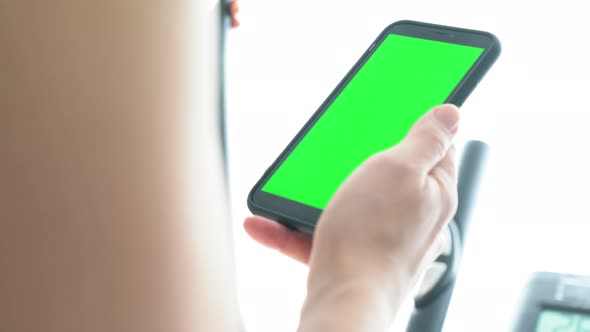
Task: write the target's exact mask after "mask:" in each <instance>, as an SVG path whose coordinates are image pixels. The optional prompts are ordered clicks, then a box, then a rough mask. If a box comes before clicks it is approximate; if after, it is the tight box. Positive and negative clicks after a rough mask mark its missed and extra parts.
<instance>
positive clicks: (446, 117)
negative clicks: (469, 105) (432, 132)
mask: <svg viewBox="0 0 590 332" xmlns="http://www.w3.org/2000/svg"><path fill="white" fill-rule="evenodd" d="M434 115H435V116H436V118H437V119H438V120H439V121H440V122H441V123H442V124H443V125H444V126H445V127H446V128H447V130H448V131H449V132H450V133H452V134H455V133H456V132H457V129H458V128H459V110H458V109H457V107H456V106H452V105H443V106H439V107H437V108H436V110H435V111H434Z"/></svg>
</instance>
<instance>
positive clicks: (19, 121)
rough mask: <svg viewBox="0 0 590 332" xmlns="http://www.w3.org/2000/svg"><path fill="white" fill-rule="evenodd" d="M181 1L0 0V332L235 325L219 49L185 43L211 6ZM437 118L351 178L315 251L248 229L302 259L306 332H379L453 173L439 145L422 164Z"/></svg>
mask: <svg viewBox="0 0 590 332" xmlns="http://www.w3.org/2000/svg"><path fill="white" fill-rule="evenodd" d="M188 4H189V2H185V1H182V0H151V1H147V2H146V1H136V0H100V1H97V0H83V1H81V0H56V1H41V0H0V49H1V50H2V52H1V53H0V73H1V74H0V184H1V185H0V271H2V273H1V275H0V331H11V332H29V331H45V332H95V331H96V332H99V331H100V332H103V331H109V332H119V331H121V332H128V331H142V332H160V331H162V332H163V331H166V332H172V331H174V332H176V331H178V332H185V331H187V332H188V331H228V332H229V331H232V332H233V331H238V330H240V325H241V324H240V319H239V314H238V312H239V311H238V308H237V301H236V295H235V293H236V292H235V289H234V284H235V282H234V280H233V276H234V270H233V257H232V248H231V245H230V239H231V236H230V233H229V225H230V220H229V218H228V215H227V210H228V206H227V203H226V202H227V199H226V193H225V192H224V190H223V188H225V179H224V178H223V168H222V162H221V150H220V144H219V139H218V138H219V133H218V132H217V128H219V126H218V123H217V119H218V117H217V113H216V108H215V107H216V102H217V98H216V97H215V96H216V95H217V91H215V88H214V87H216V86H218V85H217V84H215V75H214V74H215V72H214V70H215V68H217V66H216V65H215V61H216V59H217V55H216V54H214V52H212V51H211V52H207V51H210V50H214V49H216V47H215V39H214V38H211V39H210V40H207V38H197V39H198V40H199V42H203V44H199V45H198V46H199V47H200V49H199V50H198V52H196V54H191V53H190V52H191V51H192V48H191V47H189V46H192V45H193V43H194V35H195V34H197V35H198V36H201V37H202V36H211V34H212V32H214V31H215V30H214V29H212V27H211V26H207V25H206V24H203V25H198V26H196V27H192V28H194V30H190V32H189V30H187V29H186V28H187V27H188V25H189V24H188V23H189V22H191V23H194V22H199V23H201V22H205V21H206V17H205V13H207V9H208V7H207V4H205V3H204V2H201V1H197V2H196V4H197V7H198V6H201V7H200V8H196V9H198V10H197V11H196V12H198V13H203V14H202V15H201V16H200V17H198V19H196V20H195V19H193V18H191V19H189V17H188V16H186V14H187V12H189V10H188V9H187V5H188ZM190 4H195V3H194V2H190ZM185 23H186V24H185ZM207 42H210V43H209V44H207ZM194 68H197V69H198V70H197V71H193V70H192V69H194ZM197 73H198V75H197ZM193 80H194V81H193ZM195 94H196V98H192V101H191V100H188V99H191V98H189V97H194V95H195ZM187 95H188V96H187ZM451 112H454V113H453V114H455V113H456V110H452V111H451ZM429 119H430V120H429ZM433 119H434V118H432V117H429V118H427V119H426V120H424V122H423V125H422V126H418V127H417V128H418V129H415V130H414V131H413V134H411V135H410V137H414V139H412V138H410V139H408V140H407V141H405V143H404V144H401V145H400V148H396V149H395V151H394V150H392V151H389V152H387V153H383V154H382V155H380V156H377V157H375V158H373V159H371V161H370V162H368V163H367V164H365V165H363V167H361V168H360V169H359V171H358V172H357V173H356V174H355V175H354V176H352V177H351V179H350V181H347V183H346V184H345V185H344V186H343V189H342V190H341V191H339V193H338V195H337V197H336V198H335V199H334V201H333V203H331V204H330V206H329V207H328V208H327V209H326V211H325V213H324V215H323V216H322V219H321V221H320V226H319V227H318V232H317V234H316V237H315V239H314V240H313V241H312V240H310V239H308V238H304V237H301V236H299V235H297V234H293V233H289V232H286V231H285V229H283V228H282V227H281V226H278V225H276V224H274V223H272V222H270V221H267V220H263V219H260V218H249V219H248V220H247V222H246V223H245V225H246V228H247V230H248V232H249V233H250V234H251V235H252V236H253V237H254V238H256V239H258V240H260V241H261V242H262V243H263V244H266V245H270V246H273V247H275V248H279V249H280V250H281V251H283V252H284V253H286V254H288V255H290V256H292V257H295V258H297V259H299V260H300V261H303V262H308V263H309V265H310V275H309V285H308V290H309V292H308V298H307V301H306V303H305V306H304V308H303V310H302V316H301V325H300V331H305V332H307V331H326V330H337V331H367V330H373V331H380V330H383V328H384V326H386V325H387V324H388V322H389V321H390V320H391V317H392V316H393V315H394V314H395V312H396V310H397V306H398V305H399V301H400V299H401V298H402V297H403V294H404V293H405V292H407V289H408V287H409V285H410V284H411V283H412V279H413V278H414V276H415V275H416V274H417V273H418V271H419V270H420V269H421V267H422V265H423V262H427V261H429V260H431V258H432V256H434V255H431V254H429V248H431V247H434V246H435V244H434V243H435V238H436V234H437V232H438V230H439V229H440V228H441V227H443V225H444V223H445V222H446V220H445V219H446V215H447V214H448V213H450V212H449V211H451V210H452V205H453V204H452V199H449V197H452V193H451V192H450V191H449V192H447V191H445V190H442V189H441V188H442V187H443V186H450V184H448V182H449V183H450V182H453V181H454V178H453V177H451V176H450V175H449V179H447V180H448V181H443V180H444V176H443V175H444V174H446V173H445V172H443V171H442V170H443V169H447V168H449V169H450V166H449V165H451V164H452V163H451V162H450V161H449V160H450V159H452V158H451V157H448V158H449V159H448V160H447V157H445V156H448V155H449V154H447V149H448V146H449V144H448V142H449V140H450V135H449V137H447V141H445V142H444V144H437V143H434V146H437V147H440V149H439V150H437V151H438V153H439V154H438V155H437V156H436V158H438V161H437V162H435V159H436V158H435V157H434V155H433V156H431V157H432V158H427V157H424V156H423V157H424V158H421V157H420V153H422V152H424V153H425V152H426V151H429V149H428V147H429V146H430V145H429V144H420V142H423V141H422V140H421V139H419V138H418V137H422V138H424V139H425V140H424V142H431V143H432V141H428V140H427V139H426V138H427V137H430V136H429V135H430V134H432V133H438V134H440V127H437V126H435V124H436V123H438V122H436V121H434V120H433ZM431 125H432V126H431ZM421 128H422V129H421ZM437 128H438V129H437ZM401 147H405V148H401ZM418 152H420V153H418ZM204 161H206V162H204ZM427 165H430V166H428V167H426V166H427ZM445 165H447V166H445ZM429 168H430V169H429ZM449 174H450V173H449ZM387 183H390V184H392V185H391V186H389V187H388V186H384V184H387ZM445 183H447V185H444V184H445ZM393 184H395V185H396V186H399V185H400V184H403V188H404V190H393V187H394V185H393ZM437 188H438V189H437ZM374 189H375V190H374ZM437 190H438V191H437ZM367 191H373V192H374V194H372V195H365V193H366V192H367ZM391 199H393V201H392V202H395V203H396V204H393V206H397V207H398V208H392V207H391V205H392V204H389V203H387V202H388V200H391ZM351 202H355V203H354V204H352V203H351ZM379 202H381V203H382V204H378V203H379ZM354 206H356V208H355V207H354ZM402 206H407V207H409V208H408V209H400V208H399V207H402ZM375 207H377V208H375ZM446 212H448V213H446ZM359 220H363V223H365V224H366V225H363V231H359V227H360V225H361V224H360V223H359V222H358V221H359ZM212 221H214V222H212ZM367 223H369V224H370V225H372V226H371V227H370V228H366V226H367V225H368V224H367ZM367 230H370V232H367ZM312 242H313V243H312ZM312 244H313V250H311V248H312ZM355 251H356V252H355ZM343 253H348V254H347V255H343ZM359 267H362V269H359ZM379 294H382V295H379ZM325 313H329V315H323V314H325ZM325 317H339V319H338V321H335V320H334V321H332V320H325V319H326V318H325Z"/></svg>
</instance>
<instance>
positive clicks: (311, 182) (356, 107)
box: [262, 34, 484, 209]
mask: <svg viewBox="0 0 590 332" xmlns="http://www.w3.org/2000/svg"><path fill="white" fill-rule="evenodd" d="M483 51H484V49H483V48H477V47H471V46H464V45H458V44H451V43H445V42H439V41H433V40H426V39H420V38H414V37H406V36H401V35H395V34H390V35H389V36H388V37H387V38H386V39H385V40H384V41H383V43H382V44H381V45H380V46H379V47H378V48H377V49H376V50H375V52H374V54H373V55H372V56H371V57H370V58H369V59H368V60H367V62H366V63H365V64H364V65H363V67H362V68H361V69H360V70H359V71H358V73H357V74H356V75H355V76H354V77H353V78H352V80H350V82H349V83H348V85H347V86H346V87H345V88H344V89H343V90H342V92H341V93H340V94H339V95H338V96H337V97H336V98H335V100H334V101H333V103H332V104H331V105H330V106H329V107H328V109H326V111H325V112H324V113H323V115H322V116H321V117H320V118H319V119H318V121H317V122H316V123H315V125H314V126H313V128H312V129H310V130H309V132H308V133H307V135H305V137H304V138H303V139H302V140H301V141H300V142H299V144H298V145H297V146H296V147H295V148H294V149H293V151H292V153H291V154H290V155H289V156H288V157H287V158H286V159H285V161H284V162H283V163H282V165H280V167H279V168H278V169H277V170H276V172H275V173H274V174H273V175H272V176H271V178H270V179H269V180H268V181H267V183H266V184H265V185H264V187H263V188H262V191H264V192H267V193H271V194H274V195H277V196H281V197H284V198H287V199H290V200H293V201H296V202H299V203H303V204H305V205H309V206H312V207H316V208H318V209H324V208H325V206H326V205H327V204H328V201H329V200H330V198H331V197H332V195H333V194H334V193H335V192H336V190H337V189H338V187H339V186H340V184H342V182H344V180H345V179H346V178H347V177H348V175H350V174H351V173H352V172H353V171H354V170H355V169H356V168H357V167H358V166H359V165H360V164H361V163H363V161H365V160H366V159H367V158H368V157H370V156H371V155H373V154H375V153H377V152H380V151H383V150H385V149H388V148H391V147H392V146H394V145H396V144H397V143H399V142H400V141H401V140H402V139H403V138H404V136H405V135H406V134H407V133H408V131H409V129H410V128H411V126H412V125H413V124H414V123H415V122H416V121H417V120H418V119H419V118H420V117H421V116H422V115H423V114H425V113H426V112H427V111H428V110H429V109H430V108H432V107H434V106H436V105H439V104H441V103H444V101H445V100H446V99H447V98H448V97H449V95H450V94H451V92H452V91H453V90H454V88H455V87H456V86H457V84H458V83H459V82H460V81H461V79H462V78H463V77H464V76H465V74H466V73H467V72H468V70H469V68H470V67H471V66H472V65H473V64H474V63H475V62H476V60H477V58H478V57H479V56H480V55H481V53H482V52H483Z"/></svg>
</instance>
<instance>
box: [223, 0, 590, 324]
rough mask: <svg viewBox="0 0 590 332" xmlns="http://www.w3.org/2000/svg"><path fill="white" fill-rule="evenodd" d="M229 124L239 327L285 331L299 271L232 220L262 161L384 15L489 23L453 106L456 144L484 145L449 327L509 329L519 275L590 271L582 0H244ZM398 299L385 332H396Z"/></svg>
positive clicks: (296, 302) (589, 86) (589, 138)
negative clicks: (484, 68) (478, 78)
mask: <svg viewBox="0 0 590 332" xmlns="http://www.w3.org/2000/svg"><path fill="white" fill-rule="evenodd" d="M241 7H242V8H241V22H242V26H241V27H240V28H239V29H237V30H235V31H232V32H231V33H230V40H229V49H228V51H229V55H228V67H227V71H228V73H229V81H228V84H229V86H228V94H229V101H228V102H229V103H228V106H229V114H228V133H229V148H230V151H229V152H230V174H231V179H230V180H231V182H230V183H231V198H232V211H233V218H234V224H235V238H236V256H237V264H238V269H237V273H238V287H239V296H240V305H241V310H242V315H243V319H244V323H245V325H246V328H247V329H248V330H249V331H256V332H266V331H268V332H271V331H272V332H275V331H295V330H296V327H297V322H298V319H299V310H300V307H301V304H302V303H303V299H304V297H305V283H306V274H307V269H306V267H304V266H302V265H301V264H298V263H295V262H292V261H290V260H289V259H287V258H284V257H282V256H281V255H280V254H278V253H276V252H272V251H270V250H268V249H266V248H263V247H261V246H259V245H258V244H256V243H254V242H253V241H252V240H250V239H249V238H248V237H247V235H246V234H245V233H244V231H243V230H242V226H241V223H242V221H243V219H244V217H245V216H247V215H248V214H249V212H248V210H247V207H246V196H247V194H248V191H249V190H250V188H251V187H252V186H253V185H254V184H255V182H256V181H257V180H258V178H259V177H260V176H261V175H262V173H263V172H264V170H265V169H266V168H267V167H268V166H269V165H270V164H271V162H272V161H273V160H274V158H276V156H277V155H278V154H279V153H280V152H281V151H282V149H283V148H284V147H285V146H286V145H287V144H288V142H289V141H290V140H291V139H292V137H293V136H294V135H295V134H296V132H297V131H298V130H299V129H300V128H301V127H302V126H303V124H304V123H305V122H306V120H307V119H308V118H309V116H310V115H311V114H312V113H313V112H314V111H315V110H316V109H317V108H318V107H319V105H320V104H321V103H322V102H323V100H324V99H325V98H326V97H327V96H328V94H329V93H330V92H331V91H332V89H333V88H334V87H335V86H336V84H337V83H338V82H339V81H340V79H341V78H342V77H343V76H344V75H345V74H346V72H347V71H348V70H349V69H350V68H351V67H352V65H353V64H354V63H355V62H356V60H357V59H358V58H359V57H360V56H361V54H362V53H363V52H364V51H365V49H366V48H367V47H368V46H369V45H370V44H371V42H372V41H373V40H374V39H375V38H376V36H377V34H378V33H379V32H381V30H383V29H384V28H385V27H386V26H387V25H388V24H390V23H392V22H394V21H397V20H402V19H412V20H418V21H425V22H431V23H438V24H445V25H453V26H459V27H466V28H473V29H480V30H487V31H490V32H492V33H494V34H496V35H497V36H498V37H499V39H500V40H501V41H502V46H503V52H502V55H501V56H500V59H499V60H498V61H497V63H496V64H495V65H494V67H493V68H492V69H491V70H490V72H489V73H488V75H487V76H486V77H485V78H484V79H483V80H482V82H481V83H480V84H479V86H478V87H477V89H476V90H475V91H474V93H473V94H472V95H471V96H470V97H469V99H468V100H467V102H466V103H465V104H464V105H463V107H462V108H461V113H462V116H463V119H462V123H461V128H460V134H459V136H458V138H457V141H458V145H459V147H461V145H462V144H463V143H464V142H466V141H468V140H471V139H477V140H483V141H485V142H486V143H488V144H489V145H490V147H491V155H490V160H489V164H488V166H487V169H486V173H485V178H484V182H483V186H482V191H481V195H480V199H479V203H478V206H477V208H476V212H475V215H474V219H473V223H472V226H471V228H470V232H469V237H468V240H467V241H468V242H467V248H466V252H465V256H464V260H463V265H462V267H461V273H460V275H459V281H458V284H457V288H456V291H455V296H454V298H453V301H452V303H451V307H450V310H449V314H448V317H447V323H446V327H445V330H446V331H506V330H508V328H509V326H510V324H511V323H512V317H511V315H513V313H514V311H515V307H514V306H515V305H516V301H517V300H518V295H519V292H520V290H521V287H522V282H523V280H524V278H525V277H526V276H527V274H528V273H531V272H533V271H538V270H549V271H556V272H566V273H582V274H590V264H589V263H588V262H589V261H590V257H589V256H590V241H589V240H588V239H589V234H590V211H589V209H588V207H589V206H590V202H589V200H590V194H589V193H588V190H589V188H590V175H589V172H588V170H589V169H590V157H589V156H588V155H589V153H590V152H589V151H590V148H589V147H588V145H589V144H590V128H589V123H590V122H589V121H588V120H589V119H590V106H589V104H588V102H587V99H588V95H589V94H590V83H589V79H590V61H589V60H588V59H590V47H589V46H588V43H589V42H588V40H589V38H588V33H589V32H590V23H588V19H587V13H588V11H587V10H586V4H585V2H583V1H573V0H563V1H506V0H500V1H479V2H478V1H467V0H455V1H453V0H451V1H434V0H425V1H385V0H363V1H315V0H300V1H294V2H293V1H292V2H285V1H270V0H257V1H242V3H241ZM408 308H411V301H408V302H407V304H406V307H405V311H403V312H402V313H401V314H400V316H399V317H398V321H397V322H396V326H395V327H394V330H395V331H403V330H404V328H403V327H404V323H405V317H406V315H407V313H408V310H409V309H408Z"/></svg>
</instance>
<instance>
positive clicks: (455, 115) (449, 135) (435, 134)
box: [397, 104, 459, 173]
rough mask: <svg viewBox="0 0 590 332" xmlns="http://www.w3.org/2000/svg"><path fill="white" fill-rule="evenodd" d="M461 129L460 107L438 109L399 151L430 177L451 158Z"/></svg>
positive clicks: (414, 131)
mask: <svg viewBox="0 0 590 332" xmlns="http://www.w3.org/2000/svg"><path fill="white" fill-rule="evenodd" d="M458 125H459V109H458V108H457V106H454V105H450V104H445V105H441V106H437V107H435V108H433V109H432V110H430V111H429V112H428V113H426V114H425V115H424V116H423V117H422V118H421V119H420V120H418V122H416V124H415V125H414V126H413V127H412V129H411V130H410V132H409V133H408V135H407V136H406V138H405V139H404V140H403V141H402V142H401V143H400V144H399V145H398V149H397V150H398V152H399V153H401V154H402V155H403V156H402V158H407V159H406V160H411V161H412V162H413V163H416V164H417V165H418V166H419V167H422V170H423V171H424V172H426V173H428V172H430V171H431V170H432V169H433V168H434V167H435V166H436V165H438V164H439V162H440V161H441V160H443V159H444V157H445V156H446V155H447V151H448V150H449V147H450V146H451V144H452V140H453V137H454V136H455V133H456V132H457V128H458Z"/></svg>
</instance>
